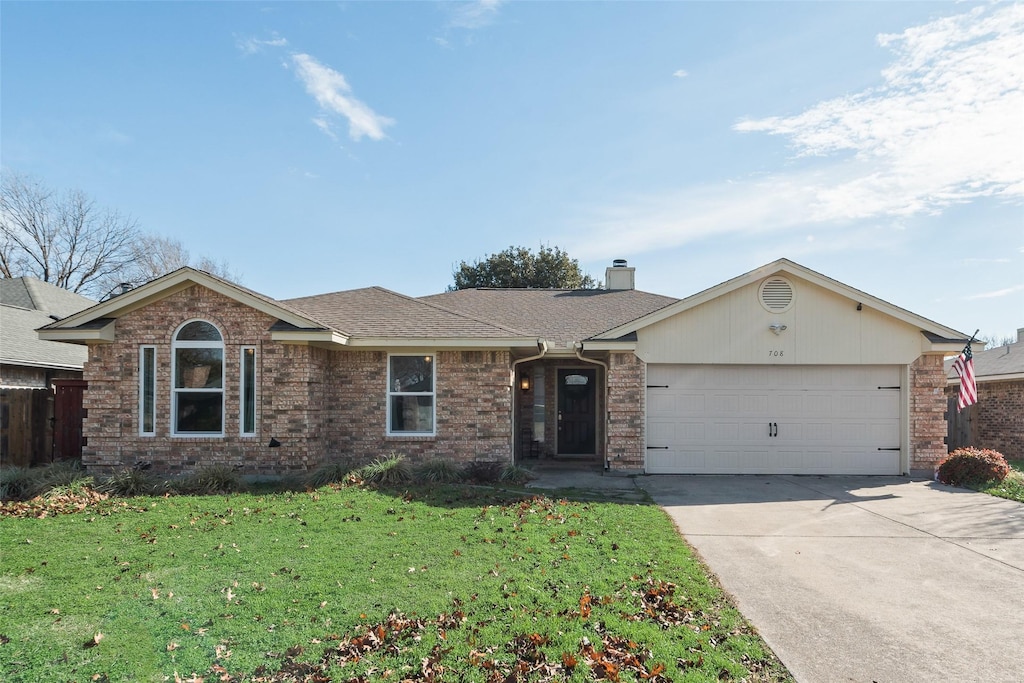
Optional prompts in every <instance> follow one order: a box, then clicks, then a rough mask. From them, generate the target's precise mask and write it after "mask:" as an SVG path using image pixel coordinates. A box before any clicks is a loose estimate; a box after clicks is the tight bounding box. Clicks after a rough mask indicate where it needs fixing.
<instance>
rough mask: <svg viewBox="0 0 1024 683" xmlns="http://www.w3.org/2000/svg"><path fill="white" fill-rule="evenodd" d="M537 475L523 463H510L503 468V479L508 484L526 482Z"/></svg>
mask: <svg viewBox="0 0 1024 683" xmlns="http://www.w3.org/2000/svg"><path fill="white" fill-rule="evenodd" d="M535 476H536V475H534V473H533V471H532V470H529V469H527V468H525V467H522V466H521V465H513V464H508V465H505V467H504V468H502V470H501V481H503V482H506V483H508V484H517V485H518V484H525V483H526V482H528V481H530V480H531V479H534V478H535Z"/></svg>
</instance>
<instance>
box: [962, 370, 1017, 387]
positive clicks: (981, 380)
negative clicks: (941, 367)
mask: <svg viewBox="0 0 1024 683" xmlns="http://www.w3.org/2000/svg"><path fill="white" fill-rule="evenodd" d="M1020 379H1024V372H1014V373H1012V374H1005V375H985V376H983V377H978V376H975V377H974V383H975V384H987V383H989V382H1012V381H1014V380H1020ZM946 386H948V387H958V386H960V378H959V377H947V378H946Z"/></svg>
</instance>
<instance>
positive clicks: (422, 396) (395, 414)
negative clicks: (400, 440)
mask: <svg viewBox="0 0 1024 683" xmlns="http://www.w3.org/2000/svg"><path fill="white" fill-rule="evenodd" d="M387 420H388V434H389V435H412V434H421V435H433V434H434V356H432V355H422V354H421V355H417V356H389V357H388V415H387Z"/></svg>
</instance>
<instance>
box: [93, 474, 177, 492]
mask: <svg viewBox="0 0 1024 683" xmlns="http://www.w3.org/2000/svg"><path fill="white" fill-rule="evenodd" d="M162 488H163V485H162V483H161V482H160V481H159V480H158V479H157V478H156V477H154V476H153V475H151V474H149V473H148V472H145V471H143V470H140V469H139V468H137V467H128V468H125V469H123V470H121V471H120V472H116V473H114V474H113V475H111V476H110V477H108V478H107V479H105V480H104V481H103V482H102V483H101V484H100V485H99V487H98V489H99V490H100V491H102V492H103V493H109V494H111V495H115V496H147V495H153V494H156V493H160V492H161V489H162Z"/></svg>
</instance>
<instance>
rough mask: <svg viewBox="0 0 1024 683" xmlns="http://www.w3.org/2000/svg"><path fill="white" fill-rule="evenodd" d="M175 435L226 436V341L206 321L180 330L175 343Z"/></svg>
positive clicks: (173, 416)
mask: <svg viewBox="0 0 1024 683" xmlns="http://www.w3.org/2000/svg"><path fill="white" fill-rule="evenodd" d="M172 354H173V358H174V365H173V368H172V370H171V372H172V373H173V377H174V388H173V390H172V404H173V406H172V418H173V425H172V433H173V434H176V435H178V436H201V435H207V436H222V435H223V434H224V338H223V337H221V334H220V331H219V330H218V329H217V328H216V327H214V326H213V325H212V324H210V323H208V322H206V321H205V320H193V321H191V322H187V323H185V324H184V325H182V326H181V327H180V328H178V331H177V332H176V333H175V335H174V341H173V343H172Z"/></svg>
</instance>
